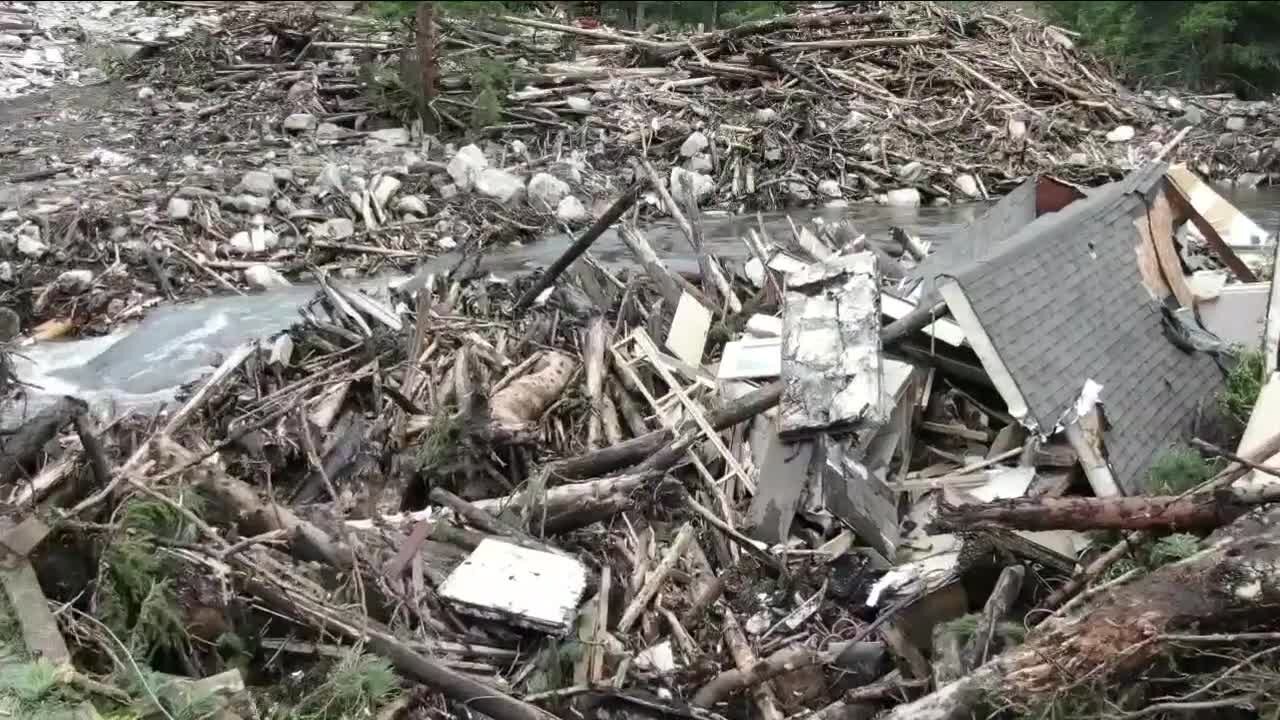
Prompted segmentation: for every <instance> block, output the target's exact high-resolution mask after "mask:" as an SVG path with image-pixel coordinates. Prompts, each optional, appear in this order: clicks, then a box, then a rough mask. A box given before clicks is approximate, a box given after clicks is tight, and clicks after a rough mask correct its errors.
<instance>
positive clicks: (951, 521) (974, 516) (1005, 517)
mask: <svg viewBox="0 0 1280 720" xmlns="http://www.w3.org/2000/svg"><path fill="white" fill-rule="evenodd" d="M1272 502H1280V485H1274V486H1263V487H1260V488H1247V489H1219V490H1216V491H1213V492H1202V493H1196V494H1193V495H1187V496H1185V497H1182V496H1175V495H1169V496H1138V497H1108V498H1096V497H1059V498H1035V499H1033V498H1015V499H1012V500H999V501H996V502H991V503H981V504H973V505H959V506H955V505H940V506H939V508H938V517H937V519H936V520H935V521H934V522H933V525H932V529H933V531H934V532H952V531H959V530H964V529H973V528H974V527H977V526H980V525H984V524H985V525H999V526H1001V527H1007V528H1012V529H1015V530H1175V531H1176V530H1212V529H1213V528H1217V527H1222V526H1223V525H1227V524H1229V523H1231V522H1233V521H1234V520H1235V519H1236V518H1238V517H1240V516H1241V515H1244V514H1245V513H1247V512H1249V510H1251V509H1252V508H1255V507H1257V506H1258V505H1264V504H1266V503H1272Z"/></svg>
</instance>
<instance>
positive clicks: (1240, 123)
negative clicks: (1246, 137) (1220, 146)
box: [1226, 115, 1249, 132]
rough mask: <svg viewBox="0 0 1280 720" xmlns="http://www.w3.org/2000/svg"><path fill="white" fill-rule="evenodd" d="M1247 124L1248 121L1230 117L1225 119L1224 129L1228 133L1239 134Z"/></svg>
mask: <svg viewBox="0 0 1280 720" xmlns="http://www.w3.org/2000/svg"><path fill="white" fill-rule="evenodd" d="M1248 124H1249V121H1247V120H1245V119H1244V118H1242V117H1240V116H1239V115H1232V116H1231V117H1229V118H1227V123H1226V128H1227V130H1228V131H1229V132H1240V131H1242V130H1244V129H1245V126H1247V125H1248Z"/></svg>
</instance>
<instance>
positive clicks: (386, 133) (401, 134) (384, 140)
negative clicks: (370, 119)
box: [368, 128, 409, 145]
mask: <svg viewBox="0 0 1280 720" xmlns="http://www.w3.org/2000/svg"><path fill="white" fill-rule="evenodd" d="M368 138H369V140H371V141H373V142H375V143H381V144H383V145H408V144H409V131H408V130H406V129H404V128H384V129H382V130H374V131H373V132H371V133H369V135H368Z"/></svg>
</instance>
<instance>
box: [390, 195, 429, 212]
mask: <svg viewBox="0 0 1280 720" xmlns="http://www.w3.org/2000/svg"><path fill="white" fill-rule="evenodd" d="M396 210H398V211H400V212H402V213H411V214H413V215H419V216H422V217H426V216H427V215H428V214H430V211H429V210H427V203H426V202H425V201H424V200H423V199H422V198H420V197H418V196H417V195H405V196H404V197H402V198H400V199H399V200H397V201H396Z"/></svg>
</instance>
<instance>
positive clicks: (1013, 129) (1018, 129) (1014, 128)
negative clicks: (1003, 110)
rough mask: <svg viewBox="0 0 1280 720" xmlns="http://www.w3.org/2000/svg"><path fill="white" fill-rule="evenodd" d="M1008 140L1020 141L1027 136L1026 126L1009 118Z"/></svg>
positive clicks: (1017, 120)
mask: <svg viewBox="0 0 1280 720" xmlns="http://www.w3.org/2000/svg"><path fill="white" fill-rule="evenodd" d="M1008 130H1009V139H1010V140H1021V139H1022V138H1024V137H1026V136H1027V124H1026V123H1025V122H1023V121H1021V120H1019V119H1017V118H1009V127H1008Z"/></svg>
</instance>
